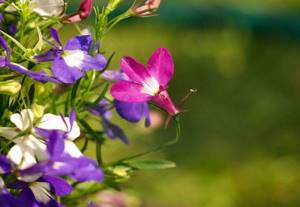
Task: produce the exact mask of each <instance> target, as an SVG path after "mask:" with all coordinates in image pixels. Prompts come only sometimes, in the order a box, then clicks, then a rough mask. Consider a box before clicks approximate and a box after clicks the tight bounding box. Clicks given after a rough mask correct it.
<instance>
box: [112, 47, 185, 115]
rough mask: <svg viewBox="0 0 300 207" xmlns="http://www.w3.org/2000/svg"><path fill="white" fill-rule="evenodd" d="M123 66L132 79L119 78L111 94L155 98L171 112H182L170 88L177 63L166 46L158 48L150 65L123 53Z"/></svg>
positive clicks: (129, 99)
mask: <svg viewBox="0 0 300 207" xmlns="http://www.w3.org/2000/svg"><path fill="white" fill-rule="evenodd" d="M121 69H122V71H123V72H124V73H125V74H126V75H127V76H128V78H129V79H128V80H120V81H118V82H117V83H115V84H114V85H113V86H112V88H111V94H112V96H113V97H114V98H115V99H117V100H119V101H124V102H145V101H153V102H154V103H155V104H156V105H157V106H158V107H160V108H161V109H163V110H165V111H166V112H168V113H169V114H170V115H171V116H175V115H177V114H178V113H179V112H180V111H179V110H178V109H177V107H176V106H175V105H174V103H173V101H172V99H171V98H170V96H169V94H168V91H167V88H168V83H169V81H170V80H171V78H172V76H173V74H174V63H173V59H172V56H171V54H170V52H169V51H168V50H167V49H166V48H159V49H157V50H156V51H155V52H154V54H153V55H152V56H151V58H150V59H149V61H148V65H147V67H145V66H144V65H142V64H140V63H139V62H137V61H136V60H135V59H133V58H131V57H124V58H122V60H121Z"/></svg>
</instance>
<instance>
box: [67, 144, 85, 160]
mask: <svg viewBox="0 0 300 207" xmlns="http://www.w3.org/2000/svg"><path fill="white" fill-rule="evenodd" d="M65 153H67V154H69V155H70V156H71V157H76V158H78V157H81V156H83V155H82V153H81V151H80V150H79V149H78V147H77V146H76V144H75V143H74V142H72V141H70V140H65Z"/></svg>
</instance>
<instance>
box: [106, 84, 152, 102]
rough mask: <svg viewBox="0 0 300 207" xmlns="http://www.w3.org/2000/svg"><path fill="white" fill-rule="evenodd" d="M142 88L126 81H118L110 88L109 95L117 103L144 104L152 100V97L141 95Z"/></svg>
mask: <svg viewBox="0 0 300 207" xmlns="http://www.w3.org/2000/svg"><path fill="white" fill-rule="evenodd" d="M142 89H143V86H142V85H140V84H136V83H133V82H128V81H119V82H117V83H115V84H114V85H113V86H112V88H111V91H110V93H111V95H112V96H113V97H114V98H115V99H117V100H118V101H124V102H144V101H148V100H150V99H151V98H152V96H150V95H148V94H145V93H142V92H141V91H142Z"/></svg>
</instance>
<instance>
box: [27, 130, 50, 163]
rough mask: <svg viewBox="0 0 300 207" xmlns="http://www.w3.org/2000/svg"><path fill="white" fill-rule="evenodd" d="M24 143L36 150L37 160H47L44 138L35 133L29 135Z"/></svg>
mask: <svg viewBox="0 0 300 207" xmlns="http://www.w3.org/2000/svg"><path fill="white" fill-rule="evenodd" d="M23 145H25V146H27V148H30V149H32V150H33V152H34V156H35V157H36V159H37V160H39V161H40V160H46V159H47V153H46V148H47V147H46V144H45V142H42V140H40V139H37V138H36V137H34V136H33V135H29V136H28V137H26V139H24V140H23Z"/></svg>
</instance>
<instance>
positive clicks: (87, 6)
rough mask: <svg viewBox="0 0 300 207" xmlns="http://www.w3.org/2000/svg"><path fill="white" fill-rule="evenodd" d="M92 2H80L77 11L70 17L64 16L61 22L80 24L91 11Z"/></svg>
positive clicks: (90, 0) (84, 0)
mask: <svg viewBox="0 0 300 207" xmlns="http://www.w3.org/2000/svg"><path fill="white" fill-rule="evenodd" d="M93 4H94V0H82V1H81V4H80V6H79V9H78V11H77V12H76V13H75V14H72V15H70V16H65V17H63V18H62V21H63V22H65V23H75V22H80V21H82V20H84V19H86V18H88V17H89V16H90V15H91V13H92V10H93Z"/></svg>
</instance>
